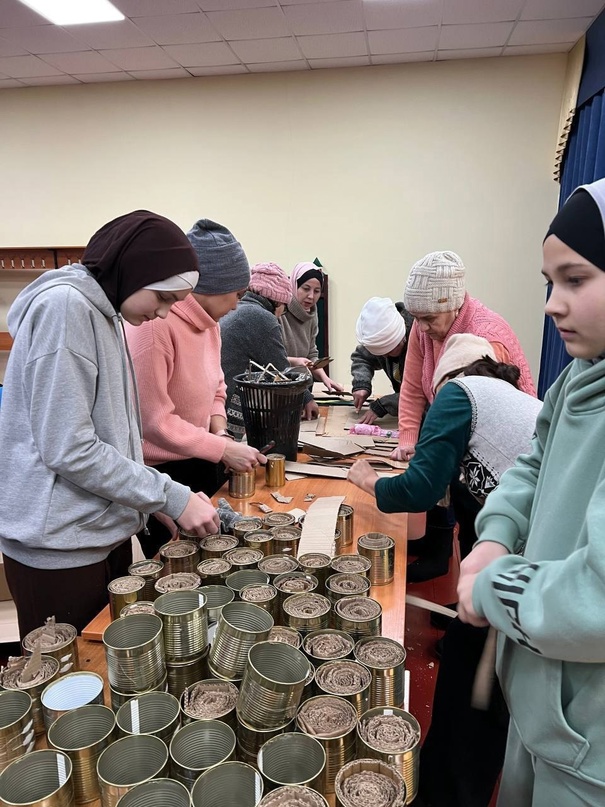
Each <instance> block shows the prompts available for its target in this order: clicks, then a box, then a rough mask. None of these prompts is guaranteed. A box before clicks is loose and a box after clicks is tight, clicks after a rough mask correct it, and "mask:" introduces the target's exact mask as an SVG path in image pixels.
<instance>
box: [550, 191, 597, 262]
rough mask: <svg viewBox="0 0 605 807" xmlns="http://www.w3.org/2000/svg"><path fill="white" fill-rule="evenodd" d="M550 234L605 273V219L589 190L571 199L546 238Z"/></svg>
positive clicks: (574, 195) (554, 220)
mask: <svg viewBox="0 0 605 807" xmlns="http://www.w3.org/2000/svg"><path fill="white" fill-rule="evenodd" d="M549 235H556V236H557V238H560V239H561V241H563V243H564V244H566V245H567V246H568V247H570V249H573V250H574V252H577V253H578V254H579V255H581V256H582V257H583V258H586V260H587V261H590V263H592V264H594V265H595V266H598V268H599V269H602V270H603V271H604V272H605V232H604V230H603V220H602V218H601V212H600V210H599V208H598V205H597V203H596V201H595V200H594V199H593V197H592V196H591V194H590V193H588V191H585V190H584V189H583V188H579V189H578V190H577V191H575V193H573V194H572V195H571V196H570V197H569V199H568V200H567V201H566V202H565V204H564V205H563V207H562V208H561V209H560V210H559V212H558V213H557V215H556V216H555V217H554V219H553V220H552V223H551V225H550V227H549V229H548V232H547V233H546V238H548V236H549ZM546 238H545V239H544V240H546Z"/></svg>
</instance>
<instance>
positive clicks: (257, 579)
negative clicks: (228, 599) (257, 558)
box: [225, 569, 269, 599]
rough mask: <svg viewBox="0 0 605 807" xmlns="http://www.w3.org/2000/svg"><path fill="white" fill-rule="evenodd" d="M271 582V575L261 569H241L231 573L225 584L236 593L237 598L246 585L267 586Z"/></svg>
mask: <svg viewBox="0 0 605 807" xmlns="http://www.w3.org/2000/svg"><path fill="white" fill-rule="evenodd" d="M268 582H269V575H268V574H265V573H264V572H261V571H260V569H240V570H239V571H237V572H231V574H230V575H229V576H228V577H227V579H226V580H225V585H226V586H227V588H230V589H231V590H232V591H233V592H234V593H235V597H236V599H237V598H238V597H239V594H240V591H241V590H242V589H243V588H245V587H246V586H266V585H267V584H268Z"/></svg>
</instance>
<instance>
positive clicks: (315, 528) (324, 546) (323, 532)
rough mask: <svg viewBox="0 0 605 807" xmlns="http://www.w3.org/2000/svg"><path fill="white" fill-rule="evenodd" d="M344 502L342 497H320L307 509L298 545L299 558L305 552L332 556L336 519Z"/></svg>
mask: <svg viewBox="0 0 605 807" xmlns="http://www.w3.org/2000/svg"><path fill="white" fill-rule="evenodd" d="M344 500H345V497H344V496H322V497H321V498H320V499H316V501H314V502H313V504H312V505H311V506H310V507H309V509H308V510H307V515H306V516H305V520H304V522H303V529H302V535H301V536H300V542H299V544H298V556H299V557H300V556H301V555H305V554H306V553H307V552H322V553H323V554H324V555H329V556H330V557H332V556H333V555H334V548H335V547H334V533H335V531H336V519H337V518H338V511H339V510H340V505H341V504H342V503H343V501H344Z"/></svg>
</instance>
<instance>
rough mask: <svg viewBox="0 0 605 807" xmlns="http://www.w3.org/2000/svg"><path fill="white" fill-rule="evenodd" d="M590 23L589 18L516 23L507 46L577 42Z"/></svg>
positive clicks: (590, 19)
mask: <svg viewBox="0 0 605 807" xmlns="http://www.w3.org/2000/svg"><path fill="white" fill-rule="evenodd" d="M591 22H592V18H591V17H583V18H582V19H567V20H561V19H560V20H536V21H534V22H529V21H527V22H518V23H517V24H516V25H515V29H514V31H513V33H512V35H511V38H510V39H509V41H508V44H509V45H545V44H548V43H552V42H577V41H578V39H579V38H580V37H581V36H582V34H584V33H585V32H586V29H587V28H588V27H589V25H590V23H591Z"/></svg>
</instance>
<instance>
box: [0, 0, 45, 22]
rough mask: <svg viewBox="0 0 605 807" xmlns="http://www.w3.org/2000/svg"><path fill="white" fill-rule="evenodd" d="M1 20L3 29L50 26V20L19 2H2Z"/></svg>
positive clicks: (4, 0)
mask: <svg viewBox="0 0 605 807" xmlns="http://www.w3.org/2000/svg"><path fill="white" fill-rule="evenodd" d="M0 20H2V27H3V28H17V27H20V26H21V25H44V24H45V23H46V25H48V20H47V19H45V18H44V17H42V16H41V15H40V14H36V12H35V11H32V10H31V8H28V7H27V6H24V5H23V3H19V2H18V0H0Z"/></svg>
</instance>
